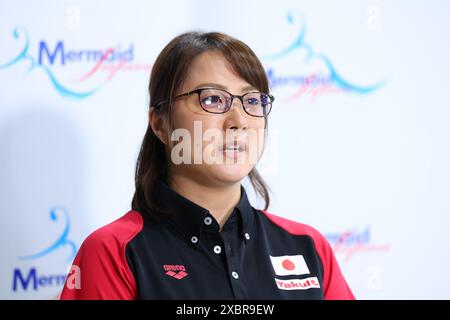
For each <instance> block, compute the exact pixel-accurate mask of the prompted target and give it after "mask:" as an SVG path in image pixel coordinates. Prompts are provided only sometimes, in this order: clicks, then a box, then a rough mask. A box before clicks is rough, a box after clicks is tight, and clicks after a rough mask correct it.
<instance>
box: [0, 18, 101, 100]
mask: <svg viewBox="0 0 450 320" xmlns="http://www.w3.org/2000/svg"><path fill="white" fill-rule="evenodd" d="M22 35H23V37H24V38H25V43H24V46H23V49H22V50H21V51H20V53H19V54H18V55H17V56H16V57H15V58H13V59H11V60H10V61H8V62H6V63H3V64H0V69H4V68H7V67H10V66H12V65H14V64H16V63H18V62H20V61H23V60H28V61H29V62H30V63H31V64H30V67H29V69H28V71H27V72H30V71H32V70H33V69H35V68H36V67H37V68H41V69H43V70H44V71H45V74H46V75H47V76H48V78H49V79H50V82H51V83H52V85H53V87H54V88H55V89H56V91H57V92H58V93H59V94H60V95H62V96H64V97H69V98H73V99H85V98H87V97H89V96H91V95H93V94H94V93H96V92H97V91H98V90H99V89H100V88H101V87H102V86H103V85H104V84H105V83H106V82H104V83H103V84H101V85H100V86H98V87H96V88H94V89H93V90H89V91H86V92H78V91H75V90H71V89H69V88H67V87H65V86H64V85H63V84H62V83H61V82H60V81H59V80H58V79H57V78H56V76H55V75H54V74H53V72H52V71H51V70H50V68H48V67H46V66H43V65H40V64H36V62H35V59H34V58H33V56H31V55H30V54H28V50H29V47H30V40H29V37H28V33H27V31H26V30H25V28H22V27H17V28H15V29H14V31H13V37H14V38H15V39H17V40H19V39H20V38H21V37H22Z"/></svg>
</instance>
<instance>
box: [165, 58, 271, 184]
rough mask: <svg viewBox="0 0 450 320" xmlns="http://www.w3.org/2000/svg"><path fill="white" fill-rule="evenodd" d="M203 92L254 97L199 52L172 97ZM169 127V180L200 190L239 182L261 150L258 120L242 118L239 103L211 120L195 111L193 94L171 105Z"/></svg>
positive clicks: (218, 61)
mask: <svg viewBox="0 0 450 320" xmlns="http://www.w3.org/2000/svg"><path fill="white" fill-rule="evenodd" d="M204 87H216V88H218V89H224V90H226V91H228V92H230V93H231V94H234V95H243V94H245V93H247V92H251V91H259V90H258V89H257V88H255V87H253V86H252V85H250V84H249V83H248V82H247V81H245V80H243V79H242V78H241V77H239V76H238V75H236V74H235V73H234V72H233V71H232V69H231V67H230V65H229V64H228V62H227V61H226V59H225V58H224V57H223V56H222V55H221V54H220V53H219V52H214V51H207V52H204V53H202V54H201V55H199V56H198V57H197V58H196V59H195V60H194V61H193V62H192V64H191V66H190V69H189V71H188V74H187V77H186V79H185V81H184V83H183V84H182V86H181V88H179V90H178V91H177V92H176V95H179V94H183V93H186V92H189V91H192V90H195V89H197V88H204ZM172 125H173V129H174V130H173V131H172V132H171V134H172V137H171V140H172V141H170V142H169V146H170V149H168V150H167V152H168V156H169V157H170V159H171V160H172V161H170V163H169V174H170V175H183V176H185V177H187V178H190V179H194V180H196V181H198V182H199V183H202V184H206V185H215V186H220V185H222V186H223V185H227V184H231V183H236V182H240V181H241V180H242V179H243V178H245V177H246V176H247V175H248V173H249V172H250V171H251V170H252V168H253V167H254V166H255V164H256V162H257V160H258V159H259V157H260V154H261V151H262V147H263V144H264V127H265V120H264V118H258V117H254V116H251V115H248V114H247V113H246V112H245V111H244V109H243V107H242V104H241V101H240V100H239V99H234V100H233V105H232V107H231V109H230V110H229V111H228V112H226V113H223V114H211V113H208V112H206V111H204V110H203V109H202V108H201V106H200V103H199V96H198V94H196V93H194V94H192V95H190V96H185V97H181V98H179V99H177V100H176V101H175V102H174V104H173V108H172ZM180 137H181V138H180Z"/></svg>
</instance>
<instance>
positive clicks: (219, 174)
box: [210, 164, 253, 183]
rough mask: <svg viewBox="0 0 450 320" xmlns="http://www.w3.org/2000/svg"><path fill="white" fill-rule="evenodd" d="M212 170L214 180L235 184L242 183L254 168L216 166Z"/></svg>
mask: <svg viewBox="0 0 450 320" xmlns="http://www.w3.org/2000/svg"><path fill="white" fill-rule="evenodd" d="M210 169H211V176H212V177H214V180H219V181H222V182H225V183H235V182H240V181H242V180H243V179H244V178H245V177H246V176H247V175H248V174H249V172H250V171H251V170H252V169H253V166H251V165H248V164H246V165H245V164H230V165H214V166H212V167H211V168H210Z"/></svg>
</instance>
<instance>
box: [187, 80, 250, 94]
mask: <svg viewBox="0 0 450 320" xmlns="http://www.w3.org/2000/svg"><path fill="white" fill-rule="evenodd" d="M205 87H210V88H217V89H222V90H226V91H229V89H228V87H226V86H224V85H222V84H219V83H212V82H208V83H202V84H199V85H198V86H196V87H195V89H198V88H205ZM250 90H256V91H257V90H258V89H256V88H255V87H254V86H251V85H250V86H246V87H244V88H242V89H241V92H245V91H250Z"/></svg>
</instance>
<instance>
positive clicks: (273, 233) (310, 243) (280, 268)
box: [61, 182, 354, 299]
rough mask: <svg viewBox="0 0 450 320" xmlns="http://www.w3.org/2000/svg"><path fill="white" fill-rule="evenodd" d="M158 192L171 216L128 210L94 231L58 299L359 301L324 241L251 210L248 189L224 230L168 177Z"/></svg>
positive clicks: (298, 225)
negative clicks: (184, 195) (181, 193)
mask: <svg viewBox="0 0 450 320" xmlns="http://www.w3.org/2000/svg"><path fill="white" fill-rule="evenodd" d="M154 192H156V197H155V199H158V200H157V201H158V205H159V206H160V207H162V208H163V209H165V210H166V211H170V212H172V216H171V217H170V218H155V217H150V216H147V215H144V214H141V213H139V212H136V211H130V212H128V213H127V214H125V215H124V216H123V217H121V218H119V219H118V220H116V221H114V222H112V223H111V224H109V225H107V226H104V227H102V228H100V229H98V230H97V231H95V232H94V233H92V234H91V235H90V236H89V237H88V238H87V239H86V240H85V241H84V243H83V244H82V246H81V248H80V250H79V252H78V254H77V256H76V258H75V261H74V262H73V266H72V269H71V273H69V276H68V278H67V281H66V285H65V286H64V289H63V291H62V294H61V299H354V296H353V294H352V292H351V290H350V288H349V287H348V285H347V283H346V281H345V279H344V277H343V275H342V273H341V270H340V269H339V266H338V263H337V261H336V258H335V256H334V254H333V252H332V249H331V247H330V245H329V244H328V242H327V241H326V239H325V238H324V237H323V236H322V235H321V234H320V233H319V232H318V231H316V230H315V229H313V228H311V227H309V226H307V225H304V224H301V223H297V222H293V221H290V220H287V219H284V218H281V217H277V216H275V215H272V214H270V213H268V212H265V211H261V210H257V209H254V208H253V207H252V206H251V205H250V203H249V201H248V198H247V195H246V193H245V189H244V188H243V187H241V199H240V201H239V203H238V205H237V206H236V207H235V209H234V211H233V213H232V214H231V216H230V217H229V219H228V220H227V222H226V223H225V225H224V226H223V228H222V230H219V225H218V223H217V222H216V220H215V219H214V218H213V217H212V215H211V214H210V213H209V212H208V210H207V209H205V208H202V207H200V206H198V205H197V204H195V203H193V202H191V201H189V200H188V199H186V198H184V197H183V196H181V195H180V194H178V193H176V192H175V191H173V190H172V189H171V188H170V187H168V186H167V185H166V184H165V183H163V182H158V184H157V187H156V189H155V190H154Z"/></svg>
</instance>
